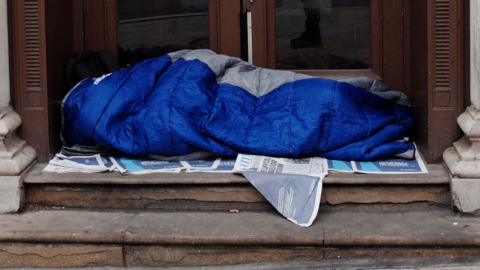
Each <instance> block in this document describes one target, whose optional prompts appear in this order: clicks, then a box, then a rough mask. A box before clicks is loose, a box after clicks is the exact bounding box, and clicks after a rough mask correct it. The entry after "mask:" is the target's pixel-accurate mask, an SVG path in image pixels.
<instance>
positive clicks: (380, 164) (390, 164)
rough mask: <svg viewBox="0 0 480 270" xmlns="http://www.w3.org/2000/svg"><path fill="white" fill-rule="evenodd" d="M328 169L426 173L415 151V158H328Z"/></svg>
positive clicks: (357, 171)
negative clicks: (371, 159) (369, 159)
mask: <svg viewBox="0 0 480 270" xmlns="http://www.w3.org/2000/svg"><path fill="white" fill-rule="evenodd" d="M327 162H328V170H333V171H340V172H356V173H372V174H412V173H428V170H427V168H426V166H425V163H424V162H423V160H422V157H420V155H419V154H418V151H417V152H416V153H415V159H413V160H405V159H400V158H390V159H381V160H375V161H341V160H330V159H329V160H328V161H327Z"/></svg>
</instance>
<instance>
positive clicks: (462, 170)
mask: <svg viewBox="0 0 480 270" xmlns="http://www.w3.org/2000/svg"><path fill="white" fill-rule="evenodd" d="M462 140H463V139H462ZM443 160H444V161H445V164H446V165H447V167H448V169H449V170H450V173H451V174H452V176H453V177H454V178H457V177H461V178H480V160H462V159H461V158H460V155H459V154H458V152H457V150H456V149H455V147H450V148H448V149H447V150H445V152H443Z"/></svg>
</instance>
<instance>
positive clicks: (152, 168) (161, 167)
mask: <svg viewBox="0 0 480 270" xmlns="http://www.w3.org/2000/svg"><path fill="white" fill-rule="evenodd" d="M110 160H111V161H112V162H113V163H114V164H115V166H116V169H117V170H118V171H119V172H120V173H122V174H127V173H131V174H145V173H154V172H162V173H179V172H180V171H181V170H182V169H185V166H183V164H182V163H180V161H160V160H145V159H135V158H127V157H110Z"/></svg>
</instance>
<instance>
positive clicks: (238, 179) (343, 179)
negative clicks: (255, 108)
mask: <svg viewBox="0 0 480 270" xmlns="http://www.w3.org/2000/svg"><path fill="white" fill-rule="evenodd" d="M45 166H46V164H45V163H40V164H36V165H35V167H33V169H32V170H30V171H29V172H28V173H27V174H26V176H25V178H24V183H26V184H47V183H49V184H117V185H171V184H249V182H248V180H247V179H245V178H244V177H243V176H242V175H239V174H228V173H186V172H184V171H183V172H181V173H178V174H173V173H152V174H144V175H122V174H120V173H118V172H111V173H110V172H109V173H90V174H87V173H63V174H57V173H44V172H42V170H43V168H45ZM426 166H427V169H428V172H429V173H428V174H401V175H386V174H383V175H380V174H357V173H356V174H349V173H336V172H331V173H330V174H329V175H328V176H327V177H325V179H324V180H323V183H324V184H449V183H450V176H449V174H448V172H447V170H446V168H445V167H444V166H443V164H440V165H438V164H429V165H426Z"/></svg>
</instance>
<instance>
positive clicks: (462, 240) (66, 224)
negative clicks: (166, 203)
mask: <svg viewBox="0 0 480 270" xmlns="http://www.w3.org/2000/svg"><path fill="white" fill-rule="evenodd" d="M0 217H1V218H0V241H3V242H37V243H75V244H79V243H82V244H91V243H95V244H125V245H138V244H142V245H189V246H190V245H196V246H197V245H198V246H201V245H205V246H218V245H223V246H224V245H228V246H258V245H261V246H277V245H281V246H324V245H325V246H452V247H455V246H456V247H460V246H472V247H473V246H476V247H478V246H480V235H479V234H478V231H479V230H480V218H473V217H464V216H456V215H453V214H452V212H450V211H447V210H439V211H431V212H412V213H408V212H407V213H362V212H329V213H320V214H319V215H318V217H317V219H316V221H315V222H314V224H313V225H312V226H311V227H309V228H302V227H299V226H297V225H295V224H293V223H291V222H289V221H287V220H286V219H285V218H283V217H282V216H281V215H280V214H278V213H275V212H267V213H252V212H240V213H238V214H232V213H212V212H179V213H166V212H164V213H148V212H143V213H109V212H86V211H44V212H35V213H24V214H21V215H18V214H11V215H1V216H0Z"/></svg>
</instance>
